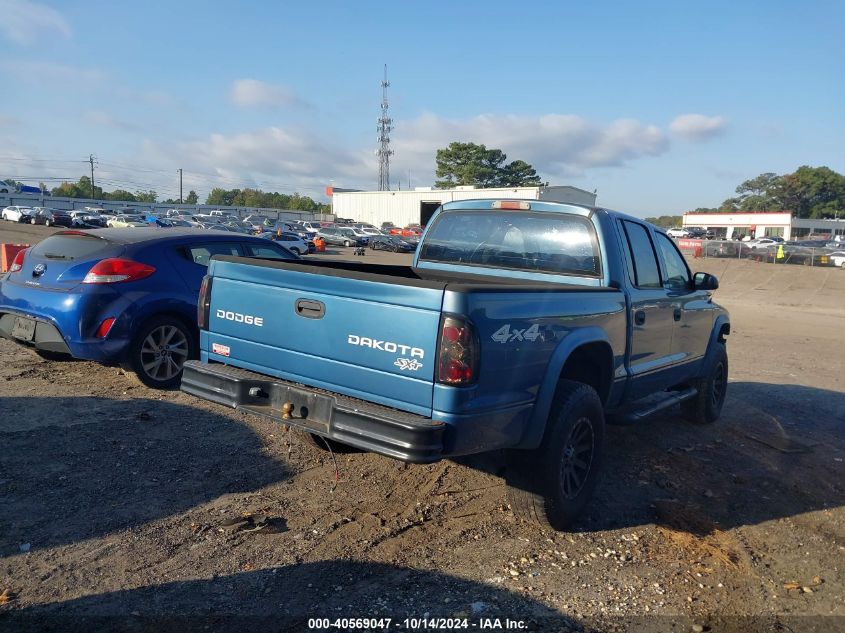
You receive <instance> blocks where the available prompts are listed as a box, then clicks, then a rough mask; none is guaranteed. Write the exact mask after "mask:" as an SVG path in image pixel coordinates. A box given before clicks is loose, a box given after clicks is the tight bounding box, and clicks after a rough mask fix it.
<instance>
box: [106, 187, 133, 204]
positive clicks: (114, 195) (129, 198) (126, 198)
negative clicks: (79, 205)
mask: <svg viewBox="0 0 845 633" xmlns="http://www.w3.org/2000/svg"><path fill="white" fill-rule="evenodd" d="M103 199H105V200H120V201H122V202H137V201H138V199H137V198H136V197H135V194H133V193H130V192H129V191H126V190H125V189H115V190H114V191H111V192H109V193H105V194H103Z"/></svg>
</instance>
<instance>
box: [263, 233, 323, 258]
mask: <svg viewBox="0 0 845 633" xmlns="http://www.w3.org/2000/svg"><path fill="white" fill-rule="evenodd" d="M259 237H263V238H264V239H267V240H273V241H274V242H278V243H279V244H281V245H282V246H284V247H285V248H286V249H288V250H289V251H291V252H292V253H296V254H297V255H307V254H308V253H313V252H314V251H315V250H316V247H315V246H314V242H311V244H310V245H309V244H308V242H307V241H305V240H303V239H302V238H301V237H299V235H297V234H296V233H278V232H275V231H267V232H266V233H262V234H261V235H259Z"/></svg>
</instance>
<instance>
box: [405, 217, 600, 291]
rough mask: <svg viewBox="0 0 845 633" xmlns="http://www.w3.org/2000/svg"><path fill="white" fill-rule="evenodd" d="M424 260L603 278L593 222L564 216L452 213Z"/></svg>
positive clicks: (434, 233)
mask: <svg viewBox="0 0 845 633" xmlns="http://www.w3.org/2000/svg"><path fill="white" fill-rule="evenodd" d="M420 261H430V262H441V263H449V264H461V265H464V266H483V267H485V268H501V269H505V270H522V271H531V272H540V273H551V274H558V275H575V276H587V277H599V276H601V257H600V253H599V246H598V239H597V237H596V232H595V228H594V227H593V224H592V222H590V220H588V219H587V218H585V217H582V216H580V215H571V214H565V213H522V212H520V213H514V212H512V211H490V210H483V211H451V212H448V213H444V214H442V215H441V216H440V217H438V218H437V220H436V222H435V224H434V225H433V226H432V227H431V230H430V231H429V234H428V237H427V238H426V240H425V243H424V244H423V249H422V251H421V253H420Z"/></svg>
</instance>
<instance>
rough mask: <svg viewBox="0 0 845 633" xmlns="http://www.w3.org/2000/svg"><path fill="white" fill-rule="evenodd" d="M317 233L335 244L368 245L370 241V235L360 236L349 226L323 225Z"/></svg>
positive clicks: (327, 241)
mask: <svg viewBox="0 0 845 633" xmlns="http://www.w3.org/2000/svg"><path fill="white" fill-rule="evenodd" d="M317 235H318V237H322V238H323V239H324V240H325V242H326V244H332V245H334V246H347V247H349V246H366V245H367V242H368V241H369V236H368V237H359V236H358V235H355V233H353V232H352V229H350V228H347V227H323V228H321V229H320V231H319V232H318V233H317Z"/></svg>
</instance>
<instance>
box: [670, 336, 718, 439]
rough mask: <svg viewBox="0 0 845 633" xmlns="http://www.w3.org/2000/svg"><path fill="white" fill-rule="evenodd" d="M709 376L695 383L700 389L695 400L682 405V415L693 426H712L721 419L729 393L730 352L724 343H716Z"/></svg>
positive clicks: (708, 369) (692, 399)
mask: <svg viewBox="0 0 845 633" xmlns="http://www.w3.org/2000/svg"><path fill="white" fill-rule="evenodd" d="M716 345H718V348H717V349H716V351H715V353H714V356H713V360H712V361H711V363H710V366H709V367H708V368H707V375H706V376H705V377H703V378H699V379H698V380H695V381H693V383H692V386H693V387H695V388H696V389H698V393H697V394H696V396H695V397H694V398H690V399H689V400H685V401H684V402H682V403H681V415H682V416H683V417H684V419H685V420H687V421H688V422H692V423H693V424H712V423H713V422H715V421H716V420H718V419H719V415H720V414H721V413H722V405H724V404H725V397H726V396H727V392H728V352H727V349H726V348H725V344H724V343H716Z"/></svg>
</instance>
